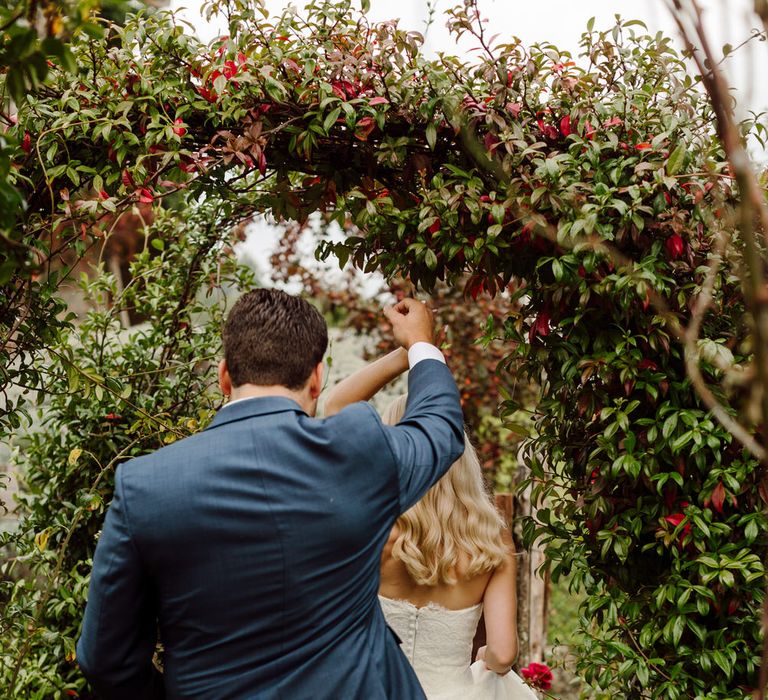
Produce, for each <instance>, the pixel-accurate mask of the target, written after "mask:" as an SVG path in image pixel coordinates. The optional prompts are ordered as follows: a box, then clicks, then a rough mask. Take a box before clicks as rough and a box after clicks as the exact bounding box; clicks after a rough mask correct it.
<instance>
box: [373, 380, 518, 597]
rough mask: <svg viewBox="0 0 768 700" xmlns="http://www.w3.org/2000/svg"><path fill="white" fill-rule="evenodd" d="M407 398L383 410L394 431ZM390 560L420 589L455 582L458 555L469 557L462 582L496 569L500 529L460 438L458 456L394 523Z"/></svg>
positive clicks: (501, 554)
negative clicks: (401, 566)
mask: <svg viewBox="0 0 768 700" xmlns="http://www.w3.org/2000/svg"><path fill="white" fill-rule="evenodd" d="M407 398H408V397H407V395H403V396H400V397H398V398H396V399H395V400H394V401H392V403H390V404H389V405H388V406H387V408H386V409H385V410H384V414H383V415H382V420H383V422H384V423H387V424H388V425H395V424H396V423H397V422H399V421H400V419H401V418H402V416H403V414H404V413H405V404H406V400H407ZM397 527H398V535H397V539H396V540H395V543H394V546H393V547H392V556H393V557H394V558H395V559H397V560H399V561H402V562H403V564H405V567H406V569H407V570H408V573H409V574H410V576H411V578H412V579H413V580H414V581H415V582H416V583H417V584H420V585H423V586H436V585H438V584H442V583H447V584H454V583H456V582H457V576H456V572H457V568H458V564H459V562H460V560H461V555H462V554H464V555H466V556H467V557H469V562H468V565H467V568H466V571H463V572H462V573H463V576H464V577H466V578H468V579H469V578H473V577H474V576H479V575H480V574H484V573H487V572H489V571H493V570H494V569H496V568H497V567H498V566H500V565H501V564H502V562H503V561H504V559H505V558H506V555H507V547H506V546H505V544H504V541H503V540H502V532H503V531H504V530H505V528H506V525H505V524H504V521H503V519H502V517H501V515H500V514H499V512H498V511H497V510H496V508H495V506H494V505H493V503H492V501H491V499H490V496H489V495H488V493H487V491H486V489H485V485H484V484H483V475H482V468H481V466H480V460H479V459H478V458H477V453H476V452H475V449H474V447H472V444H471V443H470V441H469V438H468V437H467V434H466V433H464V454H463V455H462V456H461V457H459V459H458V460H456V461H455V462H454V463H453V464H452V465H451V468H450V469H449V470H448V471H447V472H446V474H445V475H444V476H443V477H442V478H441V479H440V481H438V482H437V483H436V484H435V485H434V486H433V487H432V488H431V489H430V490H429V491H427V493H426V494H425V495H424V496H423V497H422V499H421V500H420V501H419V502H418V503H417V504H416V505H415V506H413V507H412V508H410V509H409V510H407V511H406V512H405V513H403V514H402V515H401V516H400V517H399V518H398V520H397Z"/></svg>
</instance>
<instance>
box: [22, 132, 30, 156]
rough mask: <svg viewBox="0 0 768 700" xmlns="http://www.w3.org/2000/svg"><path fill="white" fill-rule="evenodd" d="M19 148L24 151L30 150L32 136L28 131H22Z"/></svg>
mask: <svg viewBox="0 0 768 700" xmlns="http://www.w3.org/2000/svg"><path fill="white" fill-rule="evenodd" d="M21 150H22V151H24V153H29V152H30V151H31V150H32V137H31V136H30V135H29V132H28V131H25V132H24V138H23V139H22V140H21Z"/></svg>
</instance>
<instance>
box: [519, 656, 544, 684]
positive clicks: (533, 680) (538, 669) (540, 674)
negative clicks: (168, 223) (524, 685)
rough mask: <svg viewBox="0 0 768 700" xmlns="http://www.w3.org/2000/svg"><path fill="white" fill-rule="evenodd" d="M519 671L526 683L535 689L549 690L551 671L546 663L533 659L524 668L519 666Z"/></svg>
mask: <svg viewBox="0 0 768 700" xmlns="http://www.w3.org/2000/svg"><path fill="white" fill-rule="evenodd" d="M520 673H521V674H522V676H523V678H525V680H526V681H528V684H529V685H531V686H533V687H534V688H536V689H537V690H549V689H550V688H551V687H552V671H550V670H549V666H547V664H540V663H537V662H535V661H533V662H531V663H530V664H528V665H527V666H526V667H525V668H521V669H520Z"/></svg>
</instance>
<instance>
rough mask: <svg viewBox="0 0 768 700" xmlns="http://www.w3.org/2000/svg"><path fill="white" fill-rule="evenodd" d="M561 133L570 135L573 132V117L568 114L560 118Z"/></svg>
mask: <svg viewBox="0 0 768 700" xmlns="http://www.w3.org/2000/svg"><path fill="white" fill-rule="evenodd" d="M560 133H561V134H562V135H563V136H569V135H570V133H571V117H570V116H569V115H567V114H566V115H565V116H564V117H563V118H562V119H561V120H560Z"/></svg>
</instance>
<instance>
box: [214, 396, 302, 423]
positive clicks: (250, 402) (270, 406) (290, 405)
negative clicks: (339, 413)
mask: <svg viewBox="0 0 768 700" xmlns="http://www.w3.org/2000/svg"><path fill="white" fill-rule="evenodd" d="M285 411H295V412H296V413H303V414H304V415H307V413H306V411H305V410H304V409H303V408H302V407H301V406H299V404H298V403H296V401H294V400H293V399H289V398H287V397H285V396H259V397H254V398H250V399H244V400H243V401H238V402H237V403H235V404H233V405H232V406H227V405H224V406H222V407H221V408H220V409H219V411H218V413H217V414H216V416H215V417H214V419H213V420H212V421H211V424H210V425H209V426H208V427H207V428H206V430H210V429H211V428H218V427H219V426H220V425H225V424H227V423H232V422H234V421H238V420H245V419H246V418H253V417H255V416H264V415H267V414H270V413H283V412H285Z"/></svg>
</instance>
